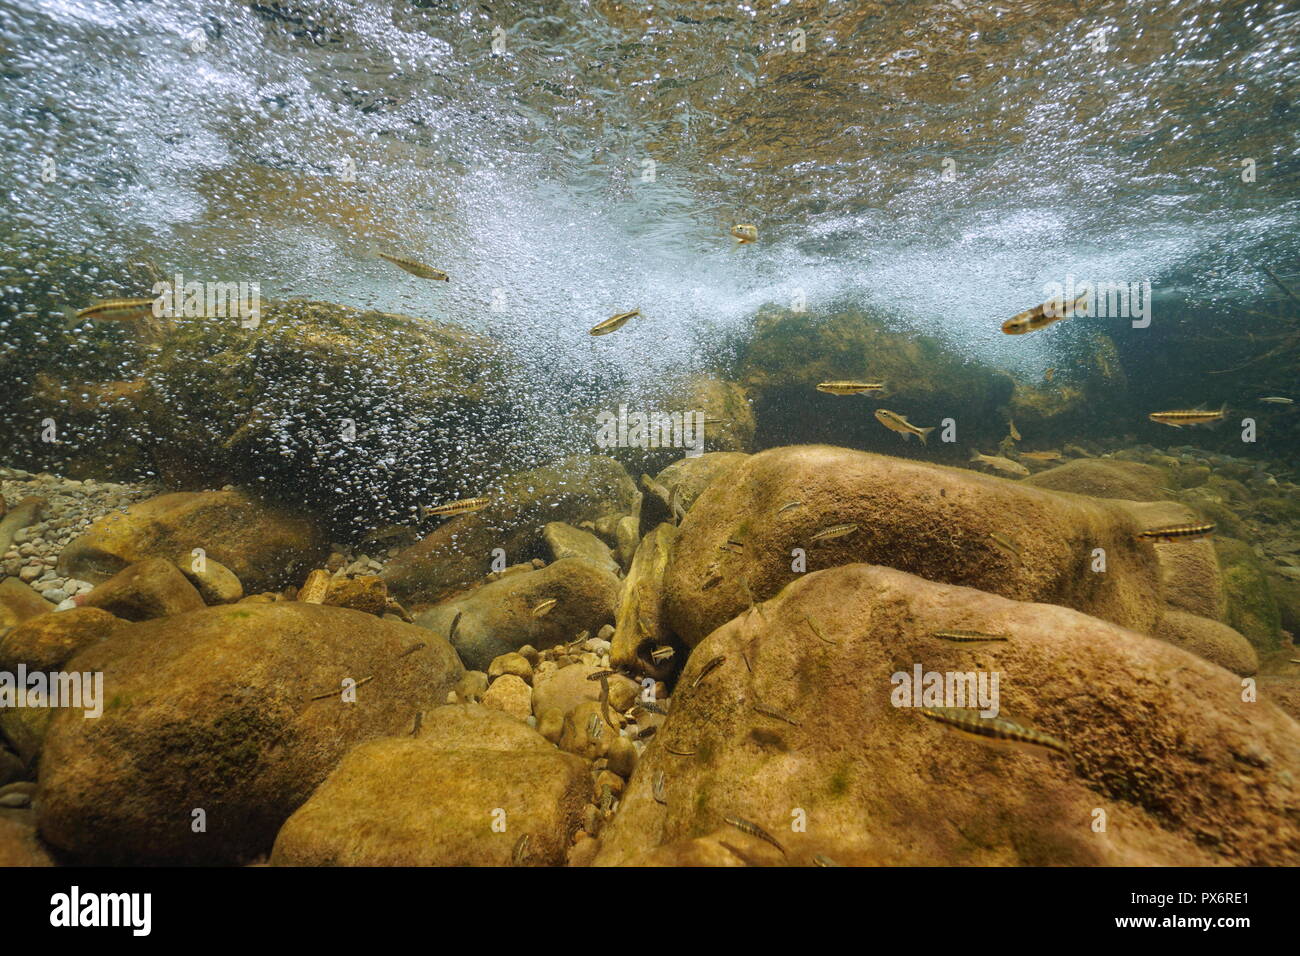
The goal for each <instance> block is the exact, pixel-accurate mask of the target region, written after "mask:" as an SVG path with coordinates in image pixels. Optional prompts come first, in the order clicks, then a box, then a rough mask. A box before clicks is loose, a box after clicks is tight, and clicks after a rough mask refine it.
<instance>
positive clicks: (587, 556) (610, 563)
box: [542, 521, 619, 574]
mask: <svg viewBox="0 0 1300 956" xmlns="http://www.w3.org/2000/svg"><path fill="white" fill-rule="evenodd" d="M542 537H543V538H545V540H546V548H547V550H548V551H549V552H550V556H551V560H552V561H562V560H564V559H565V558H582V559H583V560H584V561H590V562H591V563H592V564H594V565H595V566H596V567H598V568H603V569H604V570H606V571H609V572H610V573H612V574H618V571H619V567H618V562H617V561H615V560H614V555H613V552H611V551H610V549H609V545H607V544H606V543H605V542H604V541H601V540H600V538H598V537H596V536H595V535H594V534H592V533H591V532H590V531H584V530H582V529H581V528H575V527H574V526H573V525H571V524H566V523H564V522H563V521H551V522H548V523H547V524H546V526H545V527H544V528H542Z"/></svg>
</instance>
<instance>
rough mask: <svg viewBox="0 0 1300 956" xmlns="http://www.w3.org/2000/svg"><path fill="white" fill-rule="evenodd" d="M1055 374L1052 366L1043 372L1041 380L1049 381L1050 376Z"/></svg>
mask: <svg viewBox="0 0 1300 956" xmlns="http://www.w3.org/2000/svg"><path fill="white" fill-rule="evenodd" d="M1055 374H1056V369H1054V368H1049V369H1048V370H1047V371H1046V372H1044V373H1043V381H1044V382H1050V381H1051V380H1052V377H1053V376H1054V375H1055Z"/></svg>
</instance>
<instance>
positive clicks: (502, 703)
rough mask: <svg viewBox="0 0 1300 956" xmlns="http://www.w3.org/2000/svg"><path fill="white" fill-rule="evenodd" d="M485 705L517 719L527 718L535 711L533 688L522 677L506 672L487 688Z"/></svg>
mask: <svg viewBox="0 0 1300 956" xmlns="http://www.w3.org/2000/svg"><path fill="white" fill-rule="evenodd" d="M483 706H484V707H491V708H493V709H494V710H500V711H503V712H505V713H507V714H509V715H510V716H511V717H514V718H515V719H516V720H525V719H527V718H528V716H529V715H530V714H532V712H533V689H532V688H531V687H529V686H528V685H527V684H525V683H524V681H523V679H522V678H519V677H516V676H515V675H514V674H505V675H503V676H501V677H498V678H497V679H496V680H495V681H493V682H492V686H491V687H489V688H488V689H487V692H486V693H485V694H484V695H483Z"/></svg>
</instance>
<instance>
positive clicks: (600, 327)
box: [591, 308, 641, 335]
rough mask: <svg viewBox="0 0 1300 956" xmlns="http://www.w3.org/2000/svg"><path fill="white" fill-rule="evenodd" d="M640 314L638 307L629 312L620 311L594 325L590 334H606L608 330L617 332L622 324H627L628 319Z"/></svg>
mask: <svg viewBox="0 0 1300 956" xmlns="http://www.w3.org/2000/svg"><path fill="white" fill-rule="evenodd" d="M640 314H641V310H640V309H639V308H637V309H633V310H632V311H630V312H620V313H619V314H618V315H611V316H610V317H609V318H608V319H606V320H605V321H604V322H601V323H599V324H597V325H596V326H594V327H593V328H592V330H591V334H592V335H608V334H609V333H610V332H617V331H618V330H619V329H621V328H622V327H623V326H625V325H627V323H628V320H629V319H634V318H636V317H637V316H638V315H640Z"/></svg>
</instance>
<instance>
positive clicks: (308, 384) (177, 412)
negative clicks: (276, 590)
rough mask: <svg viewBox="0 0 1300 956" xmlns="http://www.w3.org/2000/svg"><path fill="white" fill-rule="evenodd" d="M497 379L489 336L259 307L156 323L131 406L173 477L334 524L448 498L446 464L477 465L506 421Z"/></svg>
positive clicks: (361, 526)
mask: <svg viewBox="0 0 1300 956" xmlns="http://www.w3.org/2000/svg"><path fill="white" fill-rule="evenodd" d="M504 374H505V372H504V367H503V362H502V361H501V359H500V357H499V350H498V349H497V348H496V346H495V345H494V344H493V343H492V342H490V341H489V340H487V339H483V338H479V337H478V336H475V335H473V334H471V333H468V332H464V331H461V330H459V329H456V328H453V327H450V326H447V325H442V324H439V323H436V322H432V321H428V320H422V319H417V318H413V317H411V316H404V315H394V314H390V313H386V312H376V311H373V310H372V311H363V310H358V309H352V308H349V307H347V306H343V305H335V304H331V303H327V302H307V301H300V300H290V301H286V302H266V303H263V307H262V313H261V321H260V323H259V324H258V325H257V327H256V328H245V327H242V326H241V324H240V323H239V322H238V321H236V320H233V319H232V320H229V321H214V320H211V319H202V320H198V319H177V320H176V321H175V322H174V323H172V326H171V327H170V328H169V329H168V331H167V334H166V335H165V336H164V337H163V338H162V340H161V349H160V350H159V351H158V352H157V353H156V354H154V355H153V357H152V358H151V360H150V362H149V363H148V365H147V366H146V369H145V374H144V378H145V381H146V382H147V384H148V393H147V398H146V400H145V405H146V414H147V416H148V422H149V428H150V431H151V432H152V434H153V436H154V437H155V438H156V447H157V448H158V449H159V452H160V454H162V455H164V456H165V457H161V458H160V460H159V467H160V470H161V471H162V474H163V477H164V479H165V480H168V481H169V482H170V483H171V484H173V486H181V487H194V486H195V485H196V483H197V484H198V485H199V486H202V485H204V484H207V485H211V484H216V483H219V482H221V481H223V480H233V481H234V482H236V483H240V484H247V485H250V486H255V487H257V488H258V489H259V491H262V492H263V493H265V494H267V495H269V496H270V497H273V498H275V499H277V500H281V501H286V502H293V503H301V504H303V505H305V506H306V507H308V508H310V509H311V510H312V511H313V512H315V513H317V514H321V515H322V516H324V517H325V518H326V519H327V520H328V522H329V523H330V525H331V527H332V529H333V530H335V531H337V532H338V533H340V534H342V533H344V532H346V531H355V532H360V531H363V530H366V529H368V528H373V527H376V526H378V525H381V524H385V523H390V522H393V521H408V520H410V517H411V515H412V513H414V512H415V510H416V509H417V508H418V506H420V505H426V504H428V503H429V501H430V500H431V499H432V498H436V497H442V496H445V495H450V496H452V497H456V496H458V495H457V492H458V491H459V489H458V488H456V487H454V486H452V485H449V484H447V483H446V482H447V481H448V480H454V478H453V471H452V470H450V469H448V467H447V463H448V462H449V461H455V462H457V468H456V469H454V474H460V475H463V474H468V473H481V472H485V471H491V470H493V469H494V467H495V466H496V463H497V461H498V459H499V458H500V457H501V454H502V453H503V446H502V443H501V442H500V440H499V439H498V438H497V437H496V436H499V435H501V434H503V433H505V431H506V426H507V425H508V423H509V422H510V420H511V418H512V410H511V409H510V408H509V407H508V395H509V392H508V390H505V389H501V388H498V387H496V386H497V385H498V384H499V383H500V382H501V381H502V380H503V377H504ZM223 563H225V562H223ZM236 573H238V572H236ZM241 580H242V575H241ZM244 584H245V586H246V587H250V588H251V587H252V586H251V585H250V584H249V582H248V581H244Z"/></svg>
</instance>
